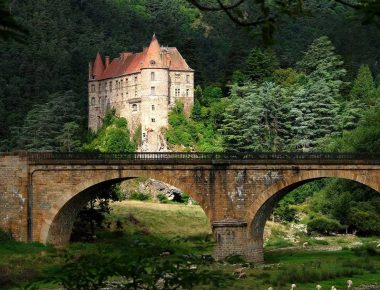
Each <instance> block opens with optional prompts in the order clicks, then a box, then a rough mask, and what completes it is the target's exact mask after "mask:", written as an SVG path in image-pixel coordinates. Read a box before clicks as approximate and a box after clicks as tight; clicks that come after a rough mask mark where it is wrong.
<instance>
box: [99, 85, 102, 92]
mask: <svg viewBox="0 0 380 290" xmlns="http://www.w3.org/2000/svg"><path fill="white" fill-rule="evenodd" d="M101 88H102V84H101V83H99V92H100V90H101Z"/></svg>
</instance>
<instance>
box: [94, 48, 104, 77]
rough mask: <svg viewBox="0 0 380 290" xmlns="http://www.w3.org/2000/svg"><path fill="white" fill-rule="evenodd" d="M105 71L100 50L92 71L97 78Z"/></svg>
mask: <svg viewBox="0 0 380 290" xmlns="http://www.w3.org/2000/svg"><path fill="white" fill-rule="evenodd" d="M103 72H104V64H103V60H102V57H101V55H100V53H99V52H98V53H97V55H96V58H95V62H94V66H93V67H92V73H93V75H94V78H95V79H98V78H99V77H100V76H101V75H102V73H103Z"/></svg>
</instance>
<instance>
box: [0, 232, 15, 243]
mask: <svg viewBox="0 0 380 290" xmlns="http://www.w3.org/2000/svg"><path fill="white" fill-rule="evenodd" d="M11 240H13V238H12V235H11V233H7V232H5V231H4V230H2V229H0V242H4V241H11Z"/></svg>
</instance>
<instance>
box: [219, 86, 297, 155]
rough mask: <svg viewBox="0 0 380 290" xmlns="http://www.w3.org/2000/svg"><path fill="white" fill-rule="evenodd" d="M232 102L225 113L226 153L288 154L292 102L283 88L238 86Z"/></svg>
mask: <svg viewBox="0 0 380 290" xmlns="http://www.w3.org/2000/svg"><path fill="white" fill-rule="evenodd" d="M231 99H232V100H233V101H234V102H233V103H232V104H231V105H230V106H229V107H227V109H226V110H225V112H224V116H223V124H222V126H221V128H220V132H221V133H222V135H223V139H224V140H223V141H224V144H223V147H224V150H226V151H281V150H285V148H286V143H287V142H288V138H289V136H288V130H289V127H288V126H289V125H290V124H289V114H288V112H287V111H288V110H289V101H288V100H287V97H286V95H285V94H284V93H283V91H282V90H281V88H280V87H279V86H277V85H275V84H274V83H272V82H265V83H263V84H261V85H256V84H253V83H247V84H245V85H244V86H238V85H234V86H233V87H232V89H231Z"/></svg>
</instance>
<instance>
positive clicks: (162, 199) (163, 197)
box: [157, 193, 169, 203]
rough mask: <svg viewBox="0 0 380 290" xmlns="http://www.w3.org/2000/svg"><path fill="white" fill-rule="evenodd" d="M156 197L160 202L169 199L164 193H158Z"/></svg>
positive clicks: (166, 201) (165, 201)
mask: <svg viewBox="0 0 380 290" xmlns="http://www.w3.org/2000/svg"><path fill="white" fill-rule="evenodd" d="M157 199H158V201H159V202H160V203H169V199H168V197H167V196H166V194H164V193H159V194H158V195H157Z"/></svg>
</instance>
